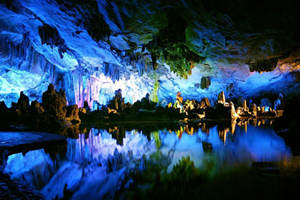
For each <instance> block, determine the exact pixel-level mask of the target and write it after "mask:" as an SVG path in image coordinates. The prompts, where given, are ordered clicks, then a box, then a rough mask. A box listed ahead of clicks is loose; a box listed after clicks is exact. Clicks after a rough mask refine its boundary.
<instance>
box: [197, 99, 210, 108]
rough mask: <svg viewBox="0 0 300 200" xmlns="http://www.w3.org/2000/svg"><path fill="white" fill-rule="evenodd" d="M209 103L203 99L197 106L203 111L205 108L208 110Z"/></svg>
mask: <svg viewBox="0 0 300 200" xmlns="http://www.w3.org/2000/svg"><path fill="white" fill-rule="evenodd" d="M210 106H211V105H210V102H209V99H208V98H204V99H202V100H201V102H200V104H199V108H200V109H205V108H208V107H210Z"/></svg>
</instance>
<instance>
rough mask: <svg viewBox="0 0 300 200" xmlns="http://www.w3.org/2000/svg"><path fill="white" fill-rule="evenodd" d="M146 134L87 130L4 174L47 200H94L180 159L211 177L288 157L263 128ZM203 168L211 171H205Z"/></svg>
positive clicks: (14, 158)
mask: <svg viewBox="0 0 300 200" xmlns="http://www.w3.org/2000/svg"><path fill="white" fill-rule="evenodd" d="M146 132H147V131H144V132H143V131H137V130H131V131H125V130H123V131H120V130H119V129H117V128H116V129H115V131H111V130H104V129H103V130H99V129H91V130H90V132H89V133H88V134H82V135H80V136H79V138H78V139H68V140H67V145H66V146H57V147H51V148H48V149H39V150H34V151H29V152H27V153H26V154H22V153H18V154H13V155H10V156H9V158H8V161H7V165H6V168H5V172H6V173H9V174H10V175H11V177H12V178H14V179H19V180H22V181H25V182H27V183H28V184H31V185H32V186H33V187H34V188H37V189H39V190H40V191H41V192H42V194H44V195H45V197H46V198H47V199H55V198H62V197H64V196H65V197H67V198H73V199H94V198H98V199H99V198H114V197H115V195H116V193H120V191H126V190H127V189H128V188H130V187H131V185H132V184H134V183H135V181H136V180H135V178H134V177H135V176H134V175H135V174H136V173H141V174H143V172H146V171H147V169H148V167H149V166H150V165H151V167H153V166H156V168H159V169H160V170H161V171H165V172H166V173H170V172H171V171H172V169H173V167H174V165H176V164H177V163H178V162H179V160H181V159H182V158H184V157H185V158H186V157H189V158H190V160H191V161H193V163H194V165H195V167H196V168H199V169H201V168H206V170H207V171H208V173H214V172H215V171H218V170H219V169H222V168H224V167H227V168H228V167H229V168H230V167H232V168H234V167H236V166H240V165H243V166H244V165H246V166H251V165H252V164H253V162H280V161H285V160H288V159H290V158H291V156H292V155H291V151H290V149H289V147H288V146H286V144H285V142H284V140H283V139H282V138H281V137H279V136H278V135H276V133H275V132H274V130H273V129H272V128H268V127H255V126H251V125H248V127H247V129H245V127H239V126H237V127H236V128H235V130H234V131H229V129H228V128H227V129H224V128H223V129H222V128H219V127H218V126H215V127H211V128H210V129H208V128H203V127H201V128H200V127H199V128H187V127H181V128H179V129H178V130H173V131H171V130H167V129H163V130H158V131H154V132H147V133H146ZM232 132H234V133H232ZM208 162H213V163H214V167H212V168H211V169H210V168H208V169H207V166H208V165H207V163H208Z"/></svg>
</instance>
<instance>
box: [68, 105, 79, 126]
mask: <svg viewBox="0 0 300 200" xmlns="http://www.w3.org/2000/svg"><path fill="white" fill-rule="evenodd" d="M66 119H67V120H69V121H71V122H72V123H78V122H80V118H79V109H78V106H77V105H72V106H68V107H67V113H66Z"/></svg>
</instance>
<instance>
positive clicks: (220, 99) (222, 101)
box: [218, 91, 226, 104]
mask: <svg viewBox="0 0 300 200" xmlns="http://www.w3.org/2000/svg"><path fill="white" fill-rule="evenodd" d="M218 103H220V104H225V103H226V98H225V94H224V91H222V92H220V93H219V95H218Z"/></svg>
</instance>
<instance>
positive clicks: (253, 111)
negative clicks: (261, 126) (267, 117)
mask: <svg viewBox="0 0 300 200" xmlns="http://www.w3.org/2000/svg"><path fill="white" fill-rule="evenodd" d="M251 112H252V114H253V116H254V117H256V116H257V106H256V104H255V103H253V104H252V105H251Z"/></svg>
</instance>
